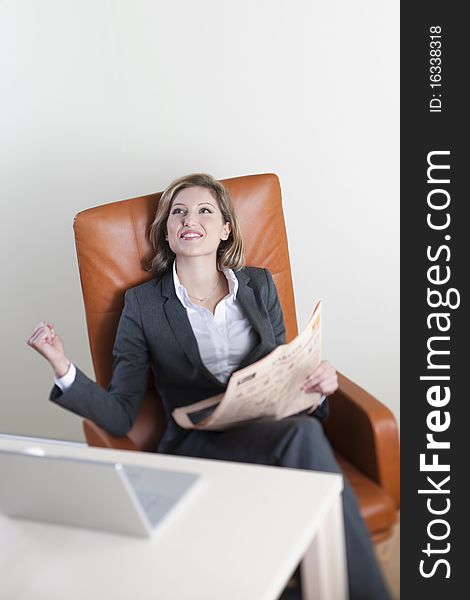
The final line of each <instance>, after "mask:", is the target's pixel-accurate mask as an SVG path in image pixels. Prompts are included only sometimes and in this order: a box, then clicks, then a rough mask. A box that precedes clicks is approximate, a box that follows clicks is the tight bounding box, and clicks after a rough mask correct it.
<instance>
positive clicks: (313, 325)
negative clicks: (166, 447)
mask: <svg viewBox="0 0 470 600" xmlns="http://www.w3.org/2000/svg"><path fill="white" fill-rule="evenodd" d="M320 362H321V302H320V301H318V302H317V304H316V306H315V309H314V311H313V313H312V316H311V317H310V319H309V322H308V323H307V326H306V327H305V329H304V330H303V331H302V333H300V334H299V335H298V336H297V337H296V338H294V339H293V340H292V341H291V342H289V343H288V344H282V345H280V346H277V347H276V348H275V349H274V350H273V351H272V352H271V353H270V354H268V355H267V356H265V357H264V358H262V359H260V360H258V361H257V362H255V363H253V364H251V365H248V366H247V367H245V368H243V369H240V370H239V371H236V372H235V373H232V375H231V377H230V380H229V382H228V385H227V389H226V390H225V392H224V393H223V394H219V395H217V396H212V397H211V398H207V399H206V400H202V401H200V402H195V403H194V404H190V405H189V406H183V407H180V408H177V409H175V410H174V411H173V413H172V414H173V418H174V419H175V421H176V422H177V423H178V425H180V427H183V428H184V429H207V430H214V431H221V430H224V429H227V428H229V427H233V426H235V425H239V424H241V423H244V422H246V421H251V420H253V419H263V418H268V419H275V420H279V419H283V418H284V417H288V416H289V415H293V414H296V413H299V412H302V411H308V412H309V413H311V412H313V411H314V410H315V409H316V408H317V406H318V405H319V403H320V398H321V394H318V393H316V392H314V393H307V392H304V391H303V389H302V388H303V385H304V383H305V379H306V377H307V376H308V375H310V373H311V372H312V371H313V370H314V369H315V367H317V366H318V365H319V364H320Z"/></svg>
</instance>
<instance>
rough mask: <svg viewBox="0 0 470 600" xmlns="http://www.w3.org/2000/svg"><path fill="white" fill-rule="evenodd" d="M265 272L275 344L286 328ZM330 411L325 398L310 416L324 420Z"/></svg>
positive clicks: (269, 274)
mask: <svg viewBox="0 0 470 600" xmlns="http://www.w3.org/2000/svg"><path fill="white" fill-rule="evenodd" d="M264 271H265V273H266V279H267V282H268V312H269V318H270V320H271V324H272V327H273V330H274V337H275V339H276V345H277V346H279V345H280V344H285V343H286V328H285V325H284V317H283V315H282V308H281V303H280V302H279V296H278V293H277V289H276V285H275V283H274V280H273V277H272V275H271V273H270V272H269V271H268V269H264ZM329 412H330V406H329V403H328V398H325V399H324V400H323V402H322V403H321V404H320V406H319V407H318V408H316V409H315V410H314V411H313V413H312V416H313V417H316V418H317V419H319V420H320V421H324V420H325V419H326V418H327V417H328V414H329Z"/></svg>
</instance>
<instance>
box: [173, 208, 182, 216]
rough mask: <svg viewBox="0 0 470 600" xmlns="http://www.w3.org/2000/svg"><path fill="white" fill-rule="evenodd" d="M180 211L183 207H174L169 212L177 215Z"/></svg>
mask: <svg viewBox="0 0 470 600" xmlns="http://www.w3.org/2000/svg"><path fill="white" fill-rule="evenodd" d="M180 212H183V209H182V208H174V209H173V210H172V211H171V214H172V215H178V214H179V213H180Z"/></svg>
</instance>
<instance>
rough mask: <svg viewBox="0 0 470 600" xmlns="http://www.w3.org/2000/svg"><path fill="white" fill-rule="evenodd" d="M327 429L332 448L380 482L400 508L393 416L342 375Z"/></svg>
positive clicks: (396, 428) (331, 400)
mask: <svg viewBox="0 0 470 600" xmlns="http://www.w3.org/2000/svg"><path fill="white" fill-rule="evenodd" d="M338 381H339V389H338V390H337V391H336V392H335V393H334V394H333V395H332V396H330V398H329V406H330V413H329V416H328V418H327V419H326V420H325V421H324V429H325V432H326V435H327V436H328V439H329V440H330V442H331V445H332V446H333V448H334V449H335V450H337V451H338V452H340V453H341V454H342V455H343V456H344V457H345V458H347V460H348V461H349V462H351V463H352V464H353V465H354V466H355V467H356V468H358V469H359V470H360V471H362V472H363V473H364V474H365V475H367V476H368V477H370V478H371V479H372V480H373V481H375V482H376V483H378V484H379V485H380V486H381V487H382V488H383V489H384V490H386V491H387V492H388V493H389V494H390V495H391V496H392V498H393V499H394V501H395V503H396V506H397V508H398V507H399V506H400V447H399V441H398V427H397V423H396V420H395V417H394V416H393V413H392V412H391V411H390V409H388V408H387V407H386V406H385V405H384V404H382V403H381V402H379V400H377V398H374V396H372V395H371V394H369V393H368V392H366V391H365V390H364V389H363V388H361V387H360V386H358V385H356V384H355V383H354V382H352V381H351V380H350V379H348V378H347V377H345V376H344V375H342V374H341V373H338Z"/></svg>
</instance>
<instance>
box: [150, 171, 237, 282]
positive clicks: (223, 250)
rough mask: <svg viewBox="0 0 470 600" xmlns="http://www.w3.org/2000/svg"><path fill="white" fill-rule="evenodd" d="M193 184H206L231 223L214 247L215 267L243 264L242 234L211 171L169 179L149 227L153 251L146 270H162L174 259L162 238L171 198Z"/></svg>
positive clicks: (227, 197)
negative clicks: (225, 234)
mask: <svg viewBox="0 0 470 600" xmlns="http://www.w3.org/2000/svg"><path fill="white" fill-rule="evenodd" d="M196 186H200V187H204V188H207V189H208V190H209V191H210V192H211V194H212V195H213V197H214V199H215V200H217V204H218V205H219V208H220V212H221V213H222V219H223V222H224V223H226V222H229V223H230V226H231V231H230V234H229V236H228V238H227V239H226V240H221V242H220V244H219V247H218V248H217V268H218V269H224V268H225V269H233V270H235V271H238V270H239V269H241V268H242V267H244V266H245V253H244V249H243V238H242V234H241V230H240V226H239V224H238V220H237V217H236V215H235V210H234V208H233V203H232V199H231V198H230V195H229V193H228V191H227V190H226V188H225V187H224V186H223V185H222V183H220V181H217V180H216V179H214V178H213V177H212V176H211V175H207V174H206V173H192V174H191V175H184V176H183V177H179V178H178V179H175V180H174V181H172V182H171V183H170V185H169V186H168V187H167V188H166V189H165V190H164V192H163V193H162V196H161V198H160V201H159V203H158V207H157V211H156V213H155V218H154V220H153V223H152V225H151V227H150V242H151V244H152V248H153V250H154V252H155V254H154V256H153V258H152V259H151V260H150V263H149V265H148V270H149V271H152V272H153V273H154V274H155V275H163V274H164V273H166V272H167V271H168V269H169V268H170V267H171V265H172V264H173V261H174V259H175V254H174V252H173V251H172V250H171V248H170V246H169V244H168V241H167V240H166V239H165V236H166V231H167V228H166V223H167V220H168V216H169V214H170V210H171V206H172V204H173V201H174V200H175V198H176V196H177V195H178V193H179V192H180V191H181V190H183V189H185V188H189V187H196Z"/></svg>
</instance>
